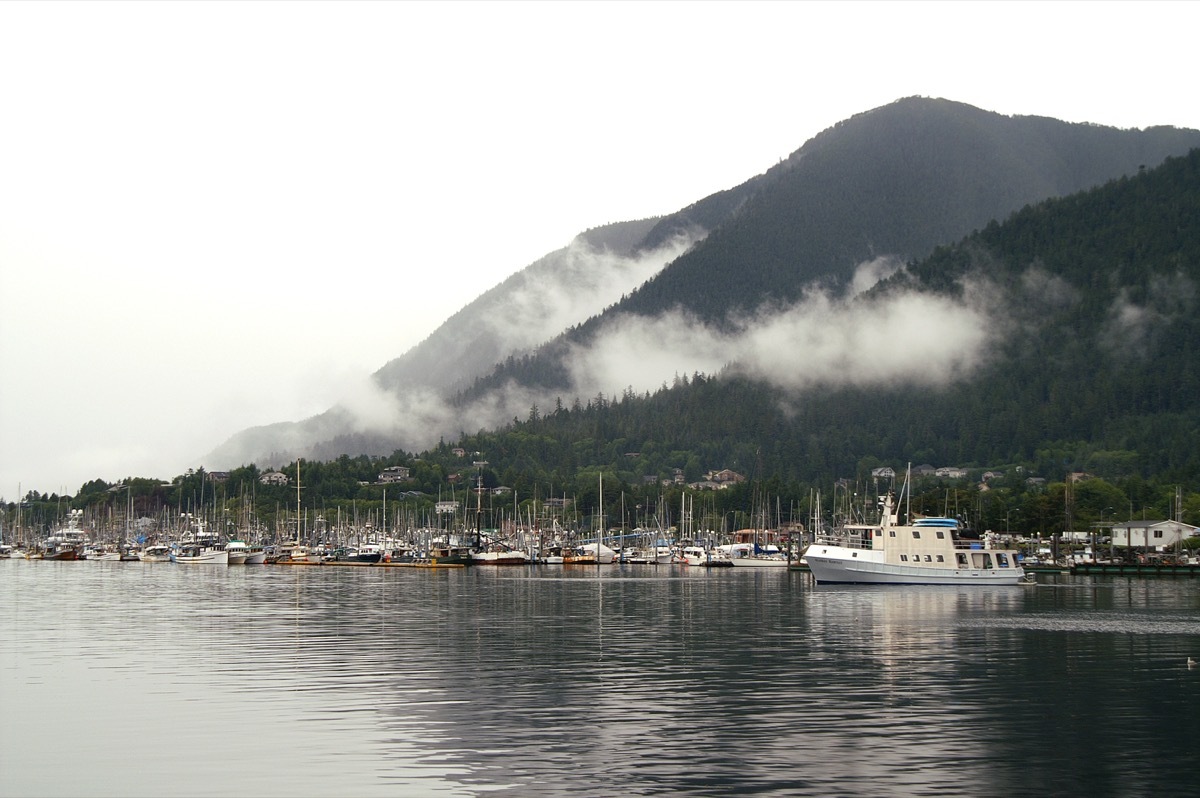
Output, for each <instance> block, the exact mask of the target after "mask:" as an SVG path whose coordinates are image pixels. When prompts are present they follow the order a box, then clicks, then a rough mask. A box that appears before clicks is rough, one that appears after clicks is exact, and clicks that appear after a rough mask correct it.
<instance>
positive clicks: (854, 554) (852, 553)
mask: <svg viewBox="0 0 1200 798" xmlns="http://www.w3.org/2000/svg"><path fill="white" fill-rule="evenodd" d="M850 556H851V557H857V556H858V552H857V551H852V552H850Z"/></svg>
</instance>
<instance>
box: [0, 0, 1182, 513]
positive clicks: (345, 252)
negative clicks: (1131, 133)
mask: <svg viewBox="0 0 1200 798" xmlns="http://www.w3.org/2000/svg"><path fill="white" fill-rule="evenodd" d="M1197 29H1200V4H1197V3H1187V2H1167V3H1123V2H1108V3H1099V2H1097V3H1092V2H1068V3H1044V2H1039V3H1032V2H1028V3H1022V2H1015V3H1014V2H1003V3H988V2H971V3H948V2H934V3H914V2H903V1H902V0H901V1H900V2H887V3H873V2H848V3H819V2H797V3H788V2H766V3H752V2H740V3H726V2H687V1H686V0H681V1H680V2H663V3H655V2H636V3H635V2H612V3H609V2H605V3H589V2H565V3H549V2H531V3H514V2H503V0H500V1H498V2H486V3H474V2H438V3H420V2H402V3H401V2H396V3H391V2H363V3H355V2H337V3H324V2H287V1H286V0H282V1H281V2H255V3H251V2H222V3H207V2H198V3H187V2H163V3H144V2H129V3H111V2H103V1H100V2H96V1H90V2H83V3H75V2H55V3H45V2H31V3H26V2H4V3H0V498H5V499H8V500H12V499H14V498H15V497H16V496H17V495H18V493H19V492H25V491H28V490H31V489H33V490H38V491H41V492H46V493H51V492H57V493H74V492H75V491H77V490H78V488H79V487H80V486H81V485H82V484H83V483H84V482H86V481H88V480H91V479H97V478H99V479H104V480H106V481H109V482H116V481H119V480H120V479H122V478H125V477H128V476H144V477H159V478H164V479H170V478H172V477H173V476H175V475H177V474H180V473H183V471H185V470H186V469H187V468H192V467H198V466H200V465H203V464H202V463H201V462H200V459H199V458H201V457H202V455H203V454H204V453H205V452H208V451H210V450H212V449H213V448H214V447H215V446H216V445H218V444H219V443H221V442H222V441H224V440H226V439H227V438H229V437H230V436H231V435H233V434H234V433H236V432H238V431H239V430H242V429H245V428H247V427H251V426H256V425H261V424H268V423H272V422H277V421H298V420H301V419H303V418H306V417H308V416H311V415H313V414H315V413H319V412H321V411H323V410H325V409H327V408H328V407H330V406H331V405H332V404H334V403H335V402H337V401H339V397H340V396H341V395H342V392H343V391H344V390H345V388H346V386H348V385H352V384H355V383H358V382H361V381H362V380H364V378H365V377H366V376H367V375H369V374H370V373H371V372H373V371H375V370H376V369H378V368H379V367H381V366H382V365H383V364H385V363H386V362H387V361H388V360H390V359H392V358H394V357H397V356H399V355H401V354H403V353H404V352H405V351H407V350H408V349H409V348H411V347H412V346H414V345H416V344H418V343H419V342H420V341H421V340H423V339H424V338H425V337H427V336H428V335H429V334H430V333H431V332H433V331H434V330H435V329H436V328H437V327H438V326H439V325H440V324H442V322H444V321H445V320H446V319H447V318H448V317H450V316H451V315H452V314H453V313H454V312H455V311H457V310H459V309H460V308H462V307H463V306H464V305H466V304H467V303H468V302H470V301H471V300H473V299H475V298H476V297H477V296H479V295H480V294H481V293H483V292H484V291H486V290H487V289H489V288H491V287H492V286H494V285H496V284H498V283H500V282H502V281H503V280H504V279H505V278H507V277H508V276H510V275H512V274H513V273H515V272H517V271H519V270H521V269H523V268H524V267H525V266H527V265H529V264H531V263H532V262H533V261H535V260H537V259H539V258H541V257H542V256H543V255H545V254H547V253H548V252H550V251H552V250H556V249H558V248H561V247H564V246H566V245H567V244H568V243H569V242H570V241H571V240H572V238H573V237H574V236H575V235H576V234H578V233H580V232H582V231H584V230H586V229H588V228H591V227H596V226H598V225H602V224H607V223H610V222H616V221H623V220H629V219H639V218H645V217H650V216H656V215H661V214H667V213H671V212H673V211H675V210H678V209H680V208H682V207H684V206H686V205H688V204H690V203H692V202H695V201H696V200H699V199H701V198H703V197H704V196H707V195H709V194H711V193H713V192H715V191H719V190H722V189H725V188H729V187H732V186H734V185H737V184H739V183H741V182H743V181H744V180H746V179H748V178H750V177H752V176H754V175H757V174H760V173H762V172H763V171H765V170H766V169H767V168H769V167H770V166H772V165H774V164H775V163H777V162H778V161H779V160H780V159H782V158H785V157H786V156H787V155H788V154H789V153H791V152H793V151H795V150H796V149H798V148H799V147H800V146H801V145H803V144H804V142H805V141H807V140H808V139H809V138H811V137H812V136H814V135H816V134H817V133H819V132H820V131H822V130H824V129H826V128H828V127H830V126H832V125H834V124H835V123H837V122H838V121H840V120H842V119H845V118H847V117H849V116H852V115H853V114H856V113H859V112H861V111H865V110H869V109H871V108H875V107H878V106H881V105H885V104H887V103H889V102H892V101H893V100H896V99H899V98H901V97H907V96H913V95H923V96H932V97H944V98H947V99H951V100H957V101H961V102H966V103H969V104H971V105H975V106H977V107H980V108H984V109H987V110H990V111H996V112H1000V113H1004V114H1032V115H1041V116H1049V117H1054V118H1058V119H1063V120H1066V121H1071V122H1094V123H1097V124H1103V125H1112V126H1116V127H1122V128H1142V127H1148V126H1152V125H1175V126H1179V127H1190V128H1200V103H1196V102H1195V100H1194V96H1195V87H1194V75H1195V61H1194V58H1193V56H1192V53H1193V52H1194V46H1193V42H1192V41H1191V39H1192V36H1193V35H1194V34H1193V32H1194V31H1195V30H1197Z"/></svg>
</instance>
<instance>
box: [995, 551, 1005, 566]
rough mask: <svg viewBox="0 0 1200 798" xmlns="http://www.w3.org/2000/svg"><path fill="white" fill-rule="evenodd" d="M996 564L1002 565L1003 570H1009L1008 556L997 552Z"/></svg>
mask: <svg viewBox="0 0 1200 798" xmlns="http://www.w3.org/2000/svg"><path fill="white" fill-rule="evenodd" d="M996 562H997V563H999V564H1000V567H1001V568H1007V567H1008V555H1007V554H1001V553H999V552H997V554H996Z"/></svg>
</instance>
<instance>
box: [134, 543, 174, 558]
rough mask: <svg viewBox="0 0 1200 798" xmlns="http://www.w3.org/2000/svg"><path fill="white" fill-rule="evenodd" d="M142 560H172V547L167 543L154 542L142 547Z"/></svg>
mask: <svg viewBox="0 0 1200 798" xmlns="http://www.w3.org/2000/svg"><path fill="white" fill-rule="evenodd" d="M140 559H141V561H142V562H170V561H171V547H170V546H168V545H166V544H165V543H152V544H150V545H149V546H146V547H145V548H144V549H142V553H141V557H140Z"/></svg>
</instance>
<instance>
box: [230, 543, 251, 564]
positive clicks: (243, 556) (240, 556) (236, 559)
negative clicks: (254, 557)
mask: <svg viewBox="0 0 1200 798" xmlns="http://www.w3.org/2000/svg"><path fill="white" fill-rule="evenodd" d="M225 554H226V555H227V556H228V558H229V559H228V562H229V564H230V565H245V564H246V560H247V558H249V556H250V547H249V546H247V545H246V543H245V541H241V540H231V541H229V542H228V543H226V544H225Z"/></svg>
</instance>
